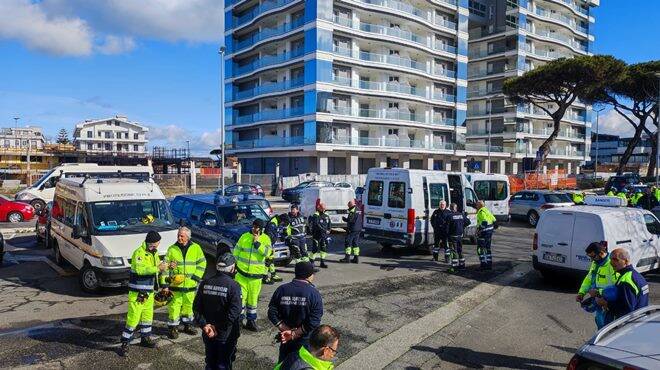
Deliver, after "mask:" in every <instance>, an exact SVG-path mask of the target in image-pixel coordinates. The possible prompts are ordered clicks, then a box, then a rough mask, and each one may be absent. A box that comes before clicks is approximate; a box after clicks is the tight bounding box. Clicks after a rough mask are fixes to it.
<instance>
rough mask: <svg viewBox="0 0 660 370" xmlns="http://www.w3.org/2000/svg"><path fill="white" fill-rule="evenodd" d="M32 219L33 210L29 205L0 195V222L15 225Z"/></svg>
mask: <svg viewBox="0 0 660 370" xmlns="http://www.w3.org/2000/svg"><path fill="white" fill-rule="evenodd" d="M32 217H34V208H33V207H32V206H31V205H29V204H27V203H22V202H15V201H13V200H11V199H10V198H8V197H6V196H4V195H0V221H4V222H11V223H15V222H21V221H28V220H31V219H32Z"/></svg>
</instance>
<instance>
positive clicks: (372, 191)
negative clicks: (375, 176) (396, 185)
mask: <svg viewBox="0 0 660 370" xmlns="http://www.w3.org/2000/svg"><path fill="white" fill-rule="evenodd" d="M367 204H368V205H370V206H377V207H380V206H382V205H383V182H382V181H371V182H369V192H368V193H367Z"/></svg>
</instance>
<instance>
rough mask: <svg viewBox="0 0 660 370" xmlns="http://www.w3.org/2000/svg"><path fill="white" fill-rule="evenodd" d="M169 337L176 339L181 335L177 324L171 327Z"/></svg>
mask: <svg viewBox="0 0 660 370" xmlns="http://www.w3.org/2000/svg"><path fill="white" fill-rule="evenodd" d="M167 337H168V338H170V339H176V338H178V337H179V329H177V327H176V326H172V327H170V331H169V332H168V333H167Z"/></svg>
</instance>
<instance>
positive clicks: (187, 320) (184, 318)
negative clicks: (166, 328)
mask: <svg viewBox="0 0 660 370" xmlns="http://www.w3.org/2000/svg"><path fill="white" fill-rule="evenodd" d="M191 321H192V318H190V317H185V316H182V317H181V322H182V323H184V324H187V323H189V322H191Z"/></svg>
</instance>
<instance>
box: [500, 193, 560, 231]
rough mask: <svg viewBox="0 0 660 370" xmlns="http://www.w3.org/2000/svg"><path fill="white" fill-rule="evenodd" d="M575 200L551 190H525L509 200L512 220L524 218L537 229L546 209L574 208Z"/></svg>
mask: <svg viewBox="0 0 660 370" xmlns="http://www.w3.org/2000/svg"><path fill="white" fill-rule="evenodd" d="M572 205H573V200H571V198H570V197H569V196H568V195H567V194H566V193H562V192H558V191H550V190H523V191H519V192H517V193H515V194H514V195H513V196H511V199H509V214H510V215H511V218H524V219H526V220H527V222H529V224H530V225H532V226H534V227H536V224H537V223H538V222H539V217H541V213H543V211H545V210H546V209H550V208H555V207H566V206H572Z"/></svg>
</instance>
